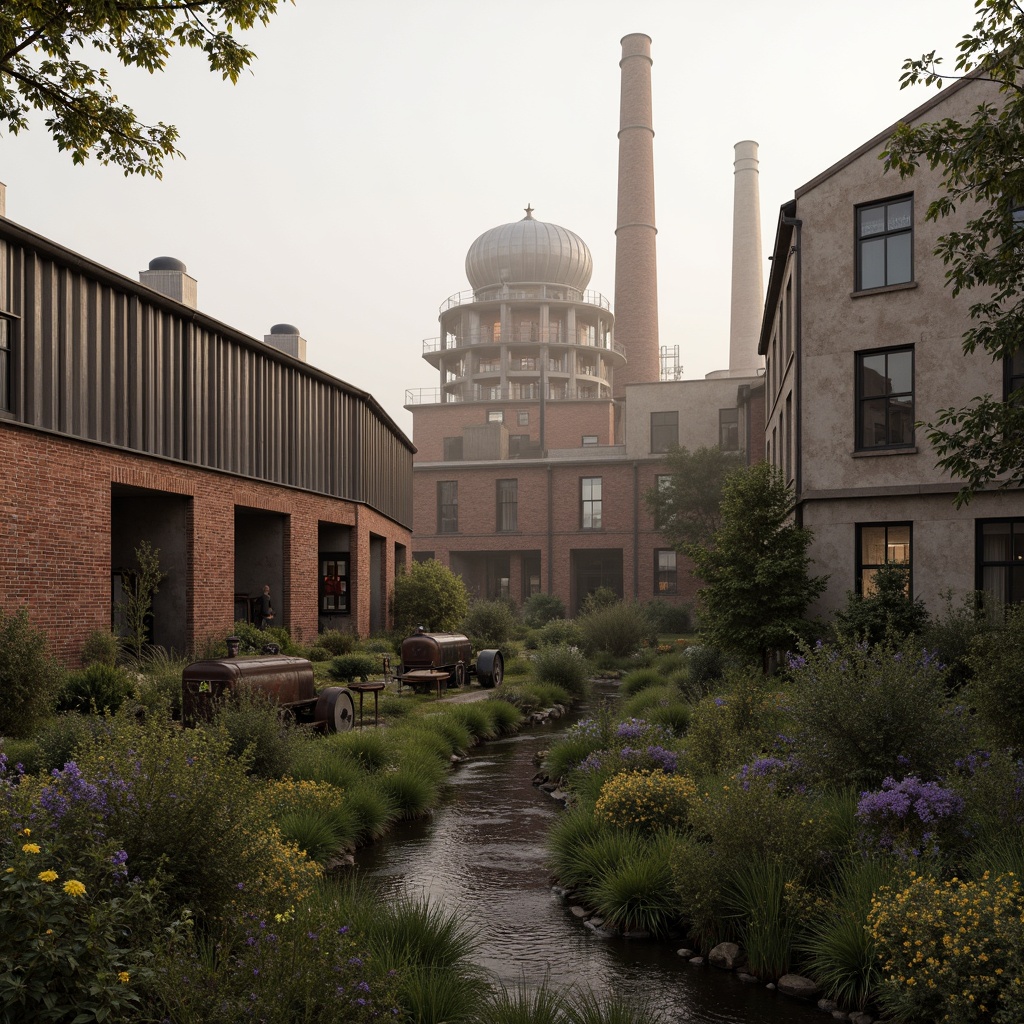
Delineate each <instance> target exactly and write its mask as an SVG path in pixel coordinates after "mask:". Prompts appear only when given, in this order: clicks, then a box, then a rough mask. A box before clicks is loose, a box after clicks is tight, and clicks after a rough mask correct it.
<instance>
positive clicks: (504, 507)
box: [497, 480, 519, 533]
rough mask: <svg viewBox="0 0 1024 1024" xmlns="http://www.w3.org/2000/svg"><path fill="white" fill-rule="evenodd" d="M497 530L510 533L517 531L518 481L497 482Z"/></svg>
mask: <svg viewBox="0 0 1024 1024" xmlns="http://www.w3.org/2000/svg"><path fill="white" fill-rule="evenodd" d="M497 503H498V509H497V511H498V514H497V530H498V532H499V533H510V532H512V531H514V530H518V529H519V481H518V480H498V481H497Z"/></svg>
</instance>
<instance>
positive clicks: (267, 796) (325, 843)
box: [259, 779, 360, 862]
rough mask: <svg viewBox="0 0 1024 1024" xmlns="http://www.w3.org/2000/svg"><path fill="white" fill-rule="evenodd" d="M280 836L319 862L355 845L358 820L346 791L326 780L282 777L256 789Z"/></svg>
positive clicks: (357, 833)
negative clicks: (316, 780) (317, 780)
mask: <svg viewBox="0 0 1024 1024" xmlns="http://www.w3.org/2000/svg"><path fill="white" fill-rule="evenodd" d="M259 800H260V801H261V802H262V803H263V805H264V806H265V807H266V808H267V810H268V811H269V812H270V814H271V816H272V817H273V819H274V821H275V822H276V823H277V827H278V828H279V829H280V830H281V835H282V836H283V837H284V838H285V840H286V841H288V842H292V843H294V844H295V845H296V846H297V847H298V848H299V849H300V850H302V851H304V852H305V854H306V856H307V857H309V858H310V859H311V860H315V861H318V862H322V861H325V860H328V859H329V858H330V857H332V856H334V855H336V854H338V853H339V852H341V851H342V850H344V849H345V848H346V847H350V846H354V845H355V841H356V838H357V836H358V835H359V832H360V822H359V820H358V817H357V815H356V812H355V809H354V808H353V807H352V805H351V804H350V802H349V801H348V799H347V794H346V793H345V792H344V791H343V790H341V789H339V788H338V787H337V786H332V785H331V784H330V783H328V782H310V781H306V780H295V779H281V780H278V781H276V782H269V783H267V785H266V786H265V787H264V788H263V789H262V790H260V791H259Z"/></svg>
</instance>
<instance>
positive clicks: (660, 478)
mask: <svg viewBox="0 0 1024 1024" xmlns="http://www.w3.org/2000/svg"><path fill="white" fill-rule="evenodd" d="M654 486H655V488H657V491H658V493H659V494H664V493H665V491H670V490H671V489H672V474H671V473H659V474H658V475H657V476H656V477H655V478H654Z"/></svg>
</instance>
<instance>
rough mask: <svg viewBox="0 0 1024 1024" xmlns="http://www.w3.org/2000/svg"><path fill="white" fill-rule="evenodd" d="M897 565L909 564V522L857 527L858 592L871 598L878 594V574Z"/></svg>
mask: <svg viewBox="0 0 1024 1024" xmlns="http://www.w3.org/2000/svg"><path fill="white" fill-rule="evenodd" d="M891 562H894V563H896V564H898V565H905V566H906V567H907V568H908V569H910V568H911V564H910V523H883V524H877V525H858V526H857V592H858V593H860V594H861V595H863V596H864V597H870V596H871V595H872V594H873V593H874V592H875V585H874V578H875V573H876V572H877V571H878V569H879V568H880V567H881V566H883V565H888V564H889V563H891Z"/></svg>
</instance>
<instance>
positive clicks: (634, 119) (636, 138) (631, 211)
mask: <svg viewBox="0 0 1024 1024" xmlns="http://www.w3.org/2000/svg"><path fill="white" fill-rule="evenodd" d="M651 65H652V61H651V39H650V36H646V35H643V34H641V33H634V34H632V35H628V36H625V37H623V39H622V60H621V61H620V62H619V67H620V68H621V69H622V73H621V77H622V93H621V99H620V104H619V197H618V218H617V221H616V223H617V227H616V229H615V338H616V341H617V342H618V343H619V344H620V345H622V346H623V348H624V349H625V351H626V365H625V367H623V368H622V369H621V370H618V371H617V372H616V374H615V397H616V398H622V397H624V396H625V387H626V385H627V384H646V383H650V382H651V381H656V380H658V377H659V369H660V368H659V341H658V261H657V251H656V236H657V233H658V229H657V227H656V226H655V220H654V127H653V117H652V113H651Z"/></svg>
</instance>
